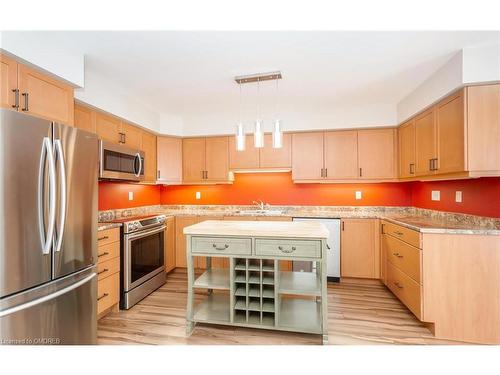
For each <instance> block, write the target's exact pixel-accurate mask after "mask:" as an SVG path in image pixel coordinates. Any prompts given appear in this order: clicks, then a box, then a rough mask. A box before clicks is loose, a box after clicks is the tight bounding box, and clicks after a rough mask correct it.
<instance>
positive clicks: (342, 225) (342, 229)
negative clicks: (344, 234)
mask: <svg viewBox="0 0 500 375" xmlns="http://www.w3.org/2000/svg"><path fill="white" fill-rule="evenodd" d="M344 223H345V222H344V221H343V222H342V230H344V229H345V228H344Z"/></svg>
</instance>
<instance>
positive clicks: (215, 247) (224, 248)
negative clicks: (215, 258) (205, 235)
mask: <svg viewBox="0 0 500 375" xmlns="http://www.w3.org/2000/svg"><path fill="white" fill-rule="evenodd" d="M212 247H213V248H214V249H215V250H226V249H227V248H228V247H229V245H228V244H224V247H219V246H217V244H213V245H212Z"/></svg>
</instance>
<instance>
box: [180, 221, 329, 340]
mask: <svg viewBox="0 0 500 375" xmlns="http://www.w3.org/2000/svg"><path fill="white" fill-rule="evenodd" d="M328 234H329V233H328V230H327V229H326V227H325V226H324V225H323V224H321V223H316V222H277V221H276V222H275V221H270V222H269V221H267V222H257V221H223V220H207V221H204V222H201V223H198V224H195V225H191V226H188V227H186V228H184V235H185V237H186V247H187V272H188V301H187V316H186V319H187V334H188V335H190V334H191V333H192V331H193V330H194V328H195V324H196V323H210V324H222V325H232V326H242V327H251V328H262V329H273V330H283V331H292V332H302V333H312V334H318V335H322V342H323V344H325V343H327V342H328V324H327V317H328V311H327V308H328V307H327V306H328V305H327V297H326V295H327V293H326V291H327V280H326V246H327V245H326V239H327V238H328ZM203 258H205V259H206V271H205V272H204V273H203V274H202V275H201V276H200V277H198V278H196V279H195V272H194V269H195V262H196V261H198V260H199V259H203ZM212 258H226V259H227V263H226V264H228V267H226V268H212ZM280 260H300V261H312V262H315V264H316V271H315V272H291V271H281V270H280V266H279V261H280ZM199 289H200V290H208V294H207V296H206V297H205V298H204V300H203V301H202V302H200V303H198V304H197V305H194V302H195V301H194V292H195V290H199Z"/></svg>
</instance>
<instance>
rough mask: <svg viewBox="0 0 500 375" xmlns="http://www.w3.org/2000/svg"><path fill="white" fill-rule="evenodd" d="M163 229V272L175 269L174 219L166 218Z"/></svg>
mask: <svg viewBox="0 0 500 375" xmlns="http://www.w3.org/2000/svg"><path fill="white" fill-rule="evenodd" d="M165 224H166V226H167V227H166V228H165V272H170V271H172V270H173V269H174V268H175V218H174V217H173V216H172V217H169V218H167V220H166V222H165Z"/></svg>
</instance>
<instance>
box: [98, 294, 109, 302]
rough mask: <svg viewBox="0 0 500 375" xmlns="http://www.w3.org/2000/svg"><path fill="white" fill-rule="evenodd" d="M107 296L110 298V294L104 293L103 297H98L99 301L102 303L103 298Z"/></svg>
mask: <svg viewBox="0 0 500 375" xmlns="http://www.w3.org/2000/svg"><path fill="white" fill-rule="evenodd" d="M107 296H109V294H108V293H104V294H103V295H102V296H100V297H97V300H98V301H100V300H102V299H103V298H105V297H107Z"/></svg>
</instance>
